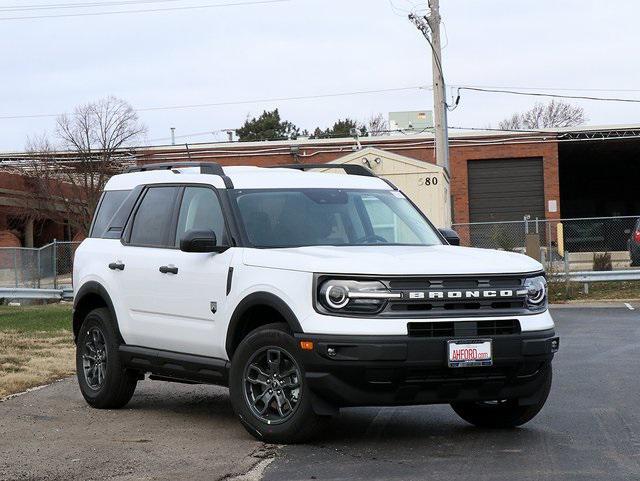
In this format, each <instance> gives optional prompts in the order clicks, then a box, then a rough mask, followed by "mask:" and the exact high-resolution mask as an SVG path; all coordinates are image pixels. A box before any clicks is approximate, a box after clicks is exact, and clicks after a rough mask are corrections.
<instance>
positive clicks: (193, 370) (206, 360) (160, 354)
mask: <svg viewBox="0 0 640 481" xmlns="http://www.w3.org/2000/svg"><path fill="white" fill-rule="evenodd" d="M120 355H121V359H122V362H123V363H124V365H125V366H126V367H128V368H131V369H137V370H139V371H143V372H148V373H151V374H152V378H156V379H162V380H167V381H168V380H173V381H174V382H185V381H186V382H192V383H204V384H217V385H220V386H227V385H228V382H229V361H225V360H224V359H218V358H215V357H206V356H195V355H192V354H182V353H178V352H171V351H162V350H160V349H149V348H146V347H139V346H128V345H124V344H123V345H121V346H120Z"/></svg>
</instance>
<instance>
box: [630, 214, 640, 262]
mask: <svg viewBox="0 0 640 481" xmlns="http://www.w3.org/2000/svg"><path fill="white" fill-rule="evenodd" d="M629 255H630V256H631V266H632V267H640V219H638V221H637V222H636V226H635V227H634V229H633V230H632V231H631V238H630V239H629Z"/></svg>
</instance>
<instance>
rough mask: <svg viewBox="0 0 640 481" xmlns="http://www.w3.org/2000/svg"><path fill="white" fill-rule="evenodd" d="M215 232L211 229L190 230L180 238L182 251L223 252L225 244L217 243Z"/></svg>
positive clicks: (225, 248)
mask: <svg viewBox="0 0 640 481" xmlns="http://www.w3.org/2000/svg"><path fill="white" fill-rule="evenodd" d="M217 243H218V240H217V239H216V233H215V232H213V231H212V230H190V231H187V232H185V234H184V236H183V237H182V239H180V250H181V251H183V252H224V251H225V250H227V249H228V247H226V246H219V245H217Z"/></svg>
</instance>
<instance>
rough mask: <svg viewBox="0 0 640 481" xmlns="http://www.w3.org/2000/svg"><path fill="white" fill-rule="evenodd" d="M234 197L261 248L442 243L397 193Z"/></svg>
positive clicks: (245, 193)
mask: <svg viewBox="0 0 640 481" xmlns="http://www.w3.org/2000/svg"><path fill="white" fill-rule="evenodd" d="M232 196H233V199H234V200H235V203H236V205H237V209H238V212H239V214H240V218H241V220H242V223H243V225H244V228H245V232H246V233H247V237H248V238H249V241H250V242H251V244H252V245H253V246H255V247H298V246H314V245H336V246H353V245H373V244H380V245H434V244H441V243H442V242H441V240H440V237H439V236H438V234H437V233H436V232H435V230H434V229H433V227H432V226H431V225H430V224H429V222H427V221H426V220H425V219H424V217H423V216H422V215H421V214H420V213H419V212H418V211H417V210H416V209H415V207H413V205H411V203H410V202H409V201H408V200H407V199H406V198H405V197H404V196H403V195H402V194H400V193H399V192H397V191H388V190H371V191H369V190H342V189H299V190H289V189H274V190H268V189H256V190H238V191H234V192H233V193H232Z"/></svg>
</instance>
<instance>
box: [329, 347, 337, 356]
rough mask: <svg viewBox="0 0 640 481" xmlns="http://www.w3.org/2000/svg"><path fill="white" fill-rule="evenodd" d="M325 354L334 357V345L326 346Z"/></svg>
mask: <svg viewBox="0 0 640 481" xmlns="http://www.w3.org/2000/svg"><path fill="white" fill-rule="evenodd" d="M327 355H328V356H329V357H336V349H335V348H334V347H328V348H327Z"/></svg>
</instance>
